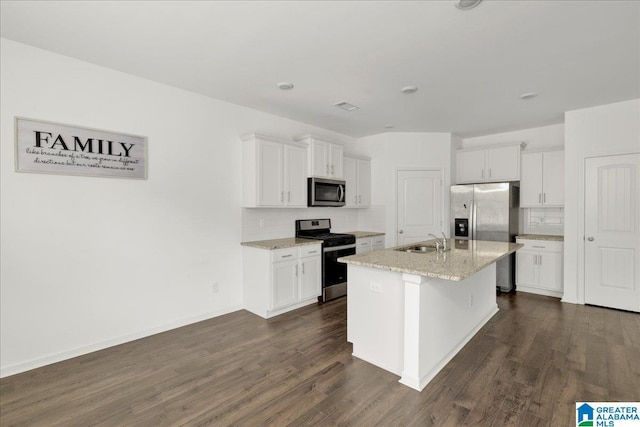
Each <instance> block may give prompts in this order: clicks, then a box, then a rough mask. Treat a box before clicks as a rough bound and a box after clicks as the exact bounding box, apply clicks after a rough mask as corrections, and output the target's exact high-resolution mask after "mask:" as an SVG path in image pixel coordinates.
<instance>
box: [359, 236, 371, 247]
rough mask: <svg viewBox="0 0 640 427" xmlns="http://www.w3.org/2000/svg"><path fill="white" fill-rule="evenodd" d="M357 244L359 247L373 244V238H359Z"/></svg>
mask: <svg viewBox="0 0 640 427" xmlns="http://www.w3.org/2000/svg"><path fill="white" fill-rule="evenodd" d="M356 246H357V247H359V248H362V247H368V246H371V239H370V238H368V237H364V238H360V239H357V240H356Z"/></svg>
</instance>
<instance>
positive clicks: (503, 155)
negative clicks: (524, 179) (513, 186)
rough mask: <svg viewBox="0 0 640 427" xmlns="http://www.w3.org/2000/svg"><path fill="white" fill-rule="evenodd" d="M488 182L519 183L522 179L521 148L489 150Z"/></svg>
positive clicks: (485, 174) (486, 177) (511, 147)
mask: <svg viewBox="0 0 640 427" xmlns="http://www.w3.org/2000/svg"><path fill="white" fill-rule="evenodd" d="M484 178H485V180H486V181H518V180H519V179H520V146H519V145H512V146H508V147H498V148H488V149H487V169H486V170H485V173H484Z"/></svg>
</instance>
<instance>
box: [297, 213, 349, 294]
mask: <svg viewBox="0 0 640 427" xmlns="http://www.w3.org/2000/svg"><path fill="white" fill-rule="evenodd" d="M296 237H303V238H305V239H316V240H322V296H320V297H318V301H321V302H322V301H329V300H332V299H335V298H338V297H341V296H344V295H346V294H347V264H342V263H339V262H338V258H340V257H343V256H348V255H355V253H356V236H354V235H353V234H340V233H331V220H330V219H299V220H296Z"/></svg>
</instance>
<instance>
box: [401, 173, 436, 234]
mask: <svg viewBox="0 0 640 427" xmlns="http://www.w3.org/2000/svg"><path fill="white" fill-rule="evenodd" d="M397 183H398V211H397V212H398V228H397V233H398V234H397V238H398V240H397V242H398V245H404V244H409V243H414V242H419V241H421V240H428V239H429V238H430V237H428V235H429V233H433V234H435V235H436V236H438V237H440V236H441V232H442V231H443V225H442V205H443V198H442V196H443V194H442V177H441V172H440V171H429V170H407V171H398V172H397Z"/></svg>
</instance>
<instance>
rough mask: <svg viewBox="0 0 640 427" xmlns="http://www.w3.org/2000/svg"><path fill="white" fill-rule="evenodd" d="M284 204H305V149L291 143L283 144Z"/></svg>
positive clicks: (302, 205)
mask: <svg viewBox="0 0 640 427" xmlns="http://www.w3.org/2000/svg"><path fill="white" fill-rule="evenodd" d="M284 192H285V197H284V204H285V205H286V206H292V207H306V206H307V150H305V149H304V148H302V147H296V146H293V145H285V146H284Z"/></svg>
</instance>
